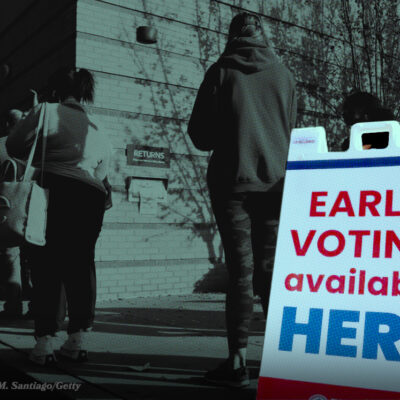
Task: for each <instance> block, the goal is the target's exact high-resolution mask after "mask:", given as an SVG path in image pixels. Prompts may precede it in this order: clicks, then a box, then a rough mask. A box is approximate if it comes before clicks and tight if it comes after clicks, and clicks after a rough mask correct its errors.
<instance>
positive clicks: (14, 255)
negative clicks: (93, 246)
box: [0, 89, 38, 319]
mask: <svg viewBox="0 0 400 400" xmlns="http://www.w3.org/2000/svg"><path fill="white" fill-rule="evenodd" d="M31 93H32V94H33V104H32V105H33V106H36V105H37V104H38V99H37V93H36V91H35V90H32V89H31ZM25 116H26V113H24V112H23V111H21V110H17V109H12V110H9V111H8V112H7V114H6V116H5V118H4V130H3V132H1V137H0V165H1V164H2V163H3V162H5V161H7V160H8V159H9V155H8V153H7V150H6V140H7V136H8V134H9V133H10V131H11V129H12V128H13V127H14V126H15V125H16V124H17V123H18V122H19V121H20V120H21V119H23V118H24V117H25ZM16 162H17V167H18V169H21V170H22V163H21V162H19V160H16ZM18 172H19V171H17V173H18ZM20 250H21V249H20V248H19V247H9V248H4V247H2V246H1V245H0V282H1V286H3V288H4V298H5V303H4V306H3V307H4V309H3V311H1V312H0V319H15V318H17V319H18V318H22V317H23V314H22V313H23V303H22V300H23V286H25V285H24V284H25V283H26V280H24V279H23V277H24V271H23V263H22V258H21V251H20ZM29 316H30V310H29V311H28V313H27V314H26V317H27V318H29Z"/></svg>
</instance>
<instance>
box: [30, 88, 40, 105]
mask: <svg viewBox="0 0 400 400" xmlns="http://www.w3.org/2000/svg"><path fill="white" fill-rule="evenodd" d="M30 92H31V93H32V94H33V100H32V107H36V106H37V105H38V104H39V100H38V94H37V91H36V90H34V89H30Z"/></svg>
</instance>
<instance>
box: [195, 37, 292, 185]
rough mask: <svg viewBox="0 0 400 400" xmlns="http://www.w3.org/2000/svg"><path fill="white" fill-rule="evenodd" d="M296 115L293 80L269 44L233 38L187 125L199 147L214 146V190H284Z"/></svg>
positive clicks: (205, 83) (211, 180) (211, 72)
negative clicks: (283, 182)
mask: <svg viewBox="0 0 400 400" xmlns="http://www.w3.org/2000/svg"><path fill="white" fill-rule="evenodd" d="M296 115H297V100H296V89H295V81H294V79H293V77H292V75H291V73H290V72H289V71H288V69H287V68H286V67H284V66H283V65H282V64H281V63H280V62H279V60H278V58H277V57H276V55H275V54H274V53H273V51H272V50H271V49H270V48H269V47H268V46H267V45H266V44H265V42H264V41H263V40H261V39H260V37H240V38H235V39H233V40H232V41H231V42H229V43H228V45H227V47H226V49H225V51H224V53H223V54H222V55H221V57H220V59H219V60H218V61H217V62H216V63H215V64H213V65H212V66H211V67H210V69H209V70H208V71H207V73H206V75H205V78H204V81H203V83H202V84H201V86H200V89H199V91H198V94H197V98H196V102H195V105H194V108H193V112H192V115H191V118H190V121H189V126H188V133H189V135H190V137H191V139H192V141H193V143H194V145H195V146H196V147H197V148H198V149H200V150H207V151H208V150H213V154H212V157H211V160H210V164H209V168H208V174H207V175H208V184H209V188H210V190H212V191H219V190H223V191H224V192H265V191H268V190H280V188H279V186H280V183H282V181H283V177H284V175H285V165H286V158H287V152H288V146H289V135H290V131H291V129H292V128H294V126H295V121H296Z"/></svg>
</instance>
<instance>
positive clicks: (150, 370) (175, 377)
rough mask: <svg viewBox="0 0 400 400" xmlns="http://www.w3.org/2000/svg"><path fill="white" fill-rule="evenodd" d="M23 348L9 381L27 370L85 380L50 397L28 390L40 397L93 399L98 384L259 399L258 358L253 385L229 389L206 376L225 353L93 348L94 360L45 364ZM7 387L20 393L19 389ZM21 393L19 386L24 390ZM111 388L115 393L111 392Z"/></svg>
mask: <svg viewBox="0 0 400 400" xmlns="http://www.w3.org/2000/svg"><path fill="white" fill-rule="evenodd" d="M10 351H12V350H0V358H1V359H7V354H9V353H10ZM19 353H20V354H18V357H19V363H20V364H21V365H22V364H23V365H24V367H23V371H24V372H21V371H19V370H17V369H15V368H10V367H9V366H7V367H5V366H4V368H6V370H8V371H9V374H8V375H9V378H10V382H11V381H16V382H25V381H26V380H28V381H29V382H34V381H35V380H34V379H33V378H31V377H30V376H27V375H26V374H28V375H29V374H31V375H33V376H38V375H39V376H40V377H41V381H42V382H54V381H55V380H56V379H57V376H59V375H60V374H63V375H64V376H65V375H69V376H71V377H74V381H76V379H79V380H82V382H83V385H82V387H81V389H80V390H79V392H75V393H74V392H68V393H65V394H58V393H57V394H56V393H53V395H56V396H54V397H51V396H50V394H51V393H49V392H40V391H38V390H34V391H30V392H29V394H32V393H33V392H34V393H35V395H36V393H37V394H38V395H39V397H38V398H39V399H41V398H43V399H47V398H49V399H50V398H55V399H89V398H93V394H91V390H90V387H91V386H94V387H95V388H96V399H109V398H122V399H138V400H140V399H146V400H150V399H154V400H156V399H157V400H158V399H159V400H161V399H163V400H164V399H182V400H183V399H185V400H186V399H190V400H204V399H207V400H214V399H218V400H224V399H231V400H254V399H255V396H256V379H257V378H258V372H259V363H257V362H254V361H250V362H249V368H250V372H251V379H252V380H253V381H252V384H251V386H250V387H248V388H243V389H230V388H225V387H218V386H213V385H210V384H209V383H207V382H205V381H204V379H203V375H204V373H205V369H206V368H213V367H214V366H216V365H217V364H218V363H219V362H220V361H221V360H220V359H214V358H206V357H183V356H172V355H171V356H169V355H168V356H165V355H149V354H116V353H101V352H92V353H90V361H89V362H87V363H84V364H78V363H74V362H71V361H61V360H59V363H58V366H56V367H51V368H50V367H46V368H44V367H39V366H35V365H32V364H30V363H27V362H26V361H27V360H26V359H25V360H24V358H26V355H27V354H28V349H22V351H21V352H19ZM23 353H26V354H25V355H24V354H23ZM14 358H15V356H14ZM1 365H3V364H0V367H1ZM0 372H1V369H0ZM52 375H53V377H52ZM5 379H7V378H4V380H5ZM24 379H25V380H24ZM64 379H65V378H64ZM99 388H101V389H102V390H103V392H102V393H101V392H99ZM7 392H9V393H10V394H14V395H15V394H16V392H15V391H7ZM22 393H23V392H20V394H22ZM24 394H25V396H26V395H27V392H26V391H25V392H24ZM110 394H112V395H113V396H114V397H110ZM42 396H43V397H42ZM57 396H58V397H57ZM7 398H17V397H7ZM18 398H19V397H18ZM22 398H23V397H22ZM25 398H26V397H25ZM35 398H36V397H35Z"/></svg>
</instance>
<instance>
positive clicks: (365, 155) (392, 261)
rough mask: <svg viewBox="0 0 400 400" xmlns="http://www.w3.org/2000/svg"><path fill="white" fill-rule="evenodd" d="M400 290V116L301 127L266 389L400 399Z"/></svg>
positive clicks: (277, 269) (289, 175)
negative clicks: (343, 137)
mask: <svg viewBox="0 0 400 400" xmlns="http://www.w3.org/2000/svg"><path fill="white" fill-rule="evenodd" d="M368 132H388V134H389V145H388V147H387V148H385V149H379V150H378V149H372V150H363V149H362V139H361V137H362V135H363V134H365V133H368ZM399 296H400V125H399V124H398V123H397V122H395V121H389V122H374V123H361V124H356V125H354V126H353V127H352V131H351V138H350V148H349V150H348V151H346V152H327V150H326V138H325V131H324V129H323V128H321V127H318V128H302V129H294V130H293V132H292V135H291V144H290V149H289V158H288V163H287V171H286V178H285V186H284V193H283V201H282V209H281V218H280V225H279V233H278V240H277V248H276V256H275V266H274V273H273V280H272V287H271V295H270V303H269V311H268V317H267V323H266V333H265V342H264V349H263V357H262V365H261V371H260V379H259V386H258V394H257V399H258V400H264V399H285V400H287V399H296V400H299V399H307V400H314V399H318V400H323V399H327V400H333V399H336V400H339V399H341V400H348V399H400V372H399V371H400V301H399V300H400V297H399Z"/></svg>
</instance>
